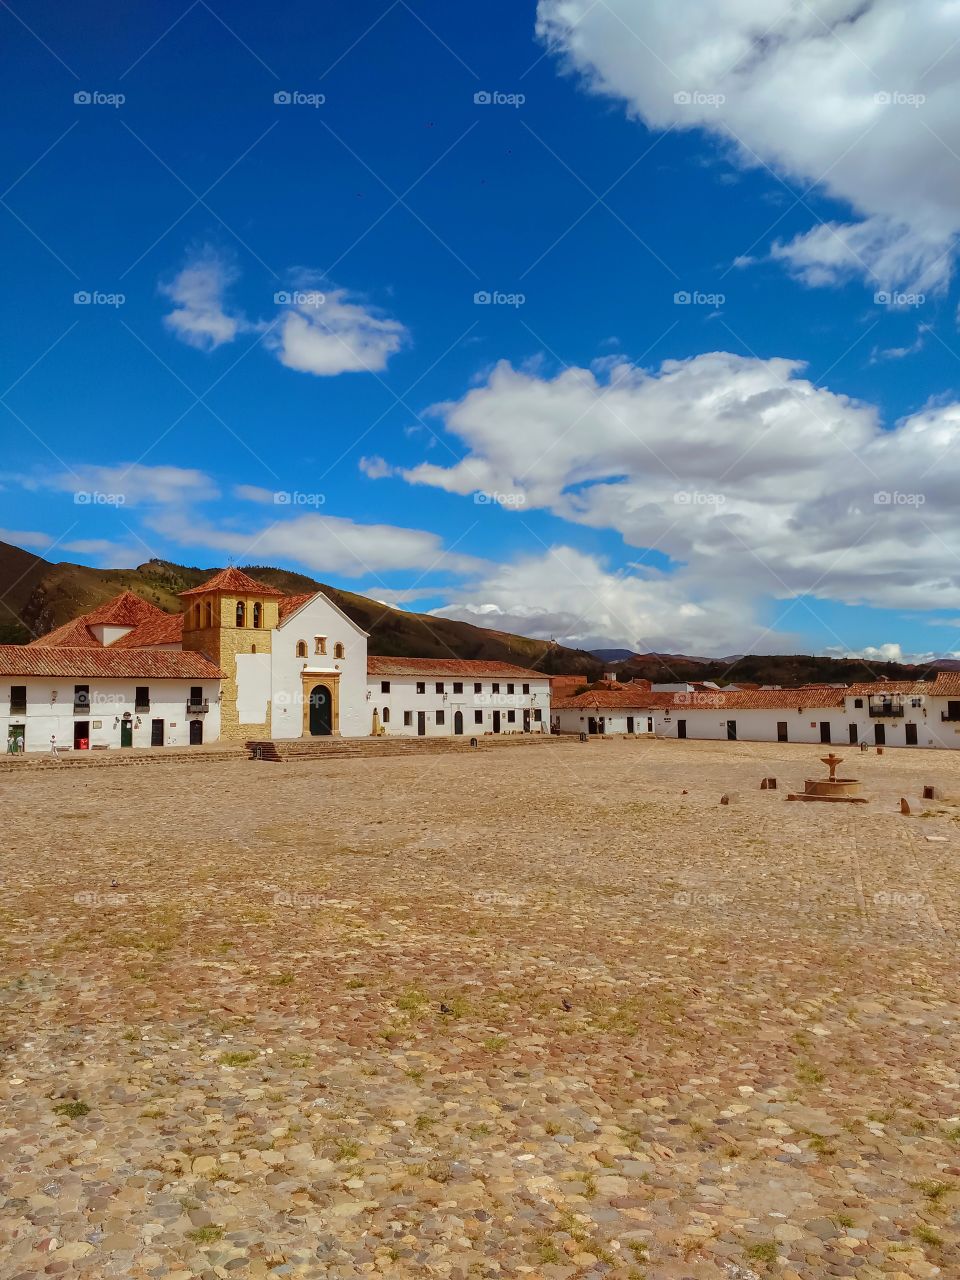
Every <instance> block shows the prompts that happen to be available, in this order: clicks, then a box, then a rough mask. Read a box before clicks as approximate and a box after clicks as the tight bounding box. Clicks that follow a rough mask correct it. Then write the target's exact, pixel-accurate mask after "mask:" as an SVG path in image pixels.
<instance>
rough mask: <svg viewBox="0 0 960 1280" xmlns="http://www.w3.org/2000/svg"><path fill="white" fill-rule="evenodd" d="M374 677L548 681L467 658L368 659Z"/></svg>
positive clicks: (540, 675)
mask: <svg viewBox="0 0 960 1280" xmlns="http://www.w3.org/2000/svg"><path fill="white" fill-rule="evenodd" d="M367 674H368V675H371V676H434V675H436V676H473V677H477V676H507V677H509V676H518V677H519V676H522V677H525V678H526V679H527V680H531V679H532V680H546V679H547V677H546V676H545V675H544V674H543V672H542V671H528V670H527V669H526V668H525V667H515V666H513V665H512V664H511V663H509V662H479V661H478V662H471V661H468V660H467V659H466V658H379V657H375V656H374V657H368V658H367Z"/></svg>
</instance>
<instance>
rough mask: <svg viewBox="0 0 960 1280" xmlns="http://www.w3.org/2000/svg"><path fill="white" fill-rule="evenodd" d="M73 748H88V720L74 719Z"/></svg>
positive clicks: (85, 749) (79, 749)
mask: <svg viewBox="0 0 960 1280" xmlns="http://www.w3.org/2000/svg"><path fill="white" fill-rule="evenodd" d="M73 749H74V751H89V750H90V721H89V720H74V722H73Z"/></svg>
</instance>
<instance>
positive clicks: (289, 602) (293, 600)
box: [279, 591, 317, 622]
mask: <svg viewBox="0 0 960 1280" xmlns="http://www.w3.org/2000/svg"><path fill="white" fill-rule="evenodd" d="M316 594H317V593H316V591H305V592H303V594H302V595H298V596H284V597H283V598H282V600H281V601H280V605H279V608H280V621H281V622H283V621H284V620H285V619H286V618H289V617H290V615H291V613H296V611H297V609H299V608H300V606H301V605H302V604H306V603H307V601H308V600H312V599H313V597H314V596H315V595H316Z"/></svg>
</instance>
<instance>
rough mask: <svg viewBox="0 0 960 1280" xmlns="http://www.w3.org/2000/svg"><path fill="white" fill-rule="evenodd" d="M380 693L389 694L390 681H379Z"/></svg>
mask: <svg viewBox="0 0 960 1280" xmlns="http://www.w3.org/2000/svg"><path fill="white" fill-rule="evenodd" d="M380 692H381V693H389V692H390V681H389V680H381V681H380Z"/></svg>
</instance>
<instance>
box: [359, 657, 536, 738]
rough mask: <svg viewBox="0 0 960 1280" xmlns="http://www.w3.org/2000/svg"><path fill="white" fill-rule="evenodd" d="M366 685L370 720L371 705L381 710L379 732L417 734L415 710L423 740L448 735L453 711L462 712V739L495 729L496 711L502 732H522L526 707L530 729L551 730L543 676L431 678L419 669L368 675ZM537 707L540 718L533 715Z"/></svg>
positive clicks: (402, 735) (403, 734)
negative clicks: (420, 685) (420, 686)
mask: <svg viewBox="0 0 960 1280" xmlns="http://www.w3.org/2000/svg"><path fill="white" fill-rule="evenodd" d="M384 682H386V683H387V684H389V686H390V689H389V692H384V691H383V688H382V685H383V683H384ZM418 682H422V683H423V685H424V692H423V693H418V692H417V684H418ZM438 683H439V684H442V685H443V692H442V693H438V692H437V688H436V686H437V684H438ZM525 683H526V684H528V685H529V687H530V692H529V693H524V692H523V686H524V684H525ZM455 684H458V685H462V686H463V689H462V692H460V693H457V692H454V685H455ZM477 684H479V685H480V691H479V693H478V692H477V691H476V690H475V688H474V686H475V685H477ZM495 684H497V685H499V691H498V692H494V685H495ZM367 687H368V689H369V693H370V697H369V700H368V704H367V705H368V709H369V710H368V714H369V716H370V720H371V723H372V719H373V711H374V709H376V710H377V711H379V712H380V716H381V720H382V721H383V728H384V733H385V734H389V735H391V736H394V737H396V736H400V737H408V738H409V737H412V738H415V737H418V736H419V734H418V723H419V722H418V713H419V712H421V711H422V712H423V713H424V735H423V736H424V737H428V738H442V737H453V736H454V728H455V723H456V722H455V716H456V713H457V711H460V712H461V713H462V715H463V736H464V737H465V738H471V737H480V736H481V735H482V734H485V733H494V732H497V730H496V729H495V724H496V718H495V712H499V713H500V728H499V732H500V733H501V734H508V733H523V713H524V711H525V710H526V711H529V712H530V729H529V732H530V733H549V732H550V681H549V680H548V679H546V678H543V679H539V680H538V679H531V680H528V681H524V680H522V679H521V678H519V677H509V678H508V677H506V676H499V677H497V678H496V679H494V678H493V677H491V676H480V677H477V678H473V677H471V676H468V675H464V676H459V675H458V676H456V677H451V676H448V675H443V674H439V673H437V674H434V675H433V676H432V677H431V676H430V675H428V674H426V673H424V674H419V675H411V676H408V675H403V676H370V677H369V678H368V681H367ZM508 687H512V688H513V693H508V692H507V690H508ZM538 710H539V712H540V717H541V718H540V720H539V721H538V720H537V718H536V712H537V711H538ZM385 711H387V712H388V713H389V719H387V720H384V712H385ZM438 711H439V712H442V714H443V723H442V724H439V723H438V722H437V712H438ZM511 713H512V715H513V719H512V720H511V719H510V716H511ZM405 715H406V716H408V717H409V724H405V723H404V719H405ZM478 717H479V718H478ZM368 732H369V729H368Z"/></svg>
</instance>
